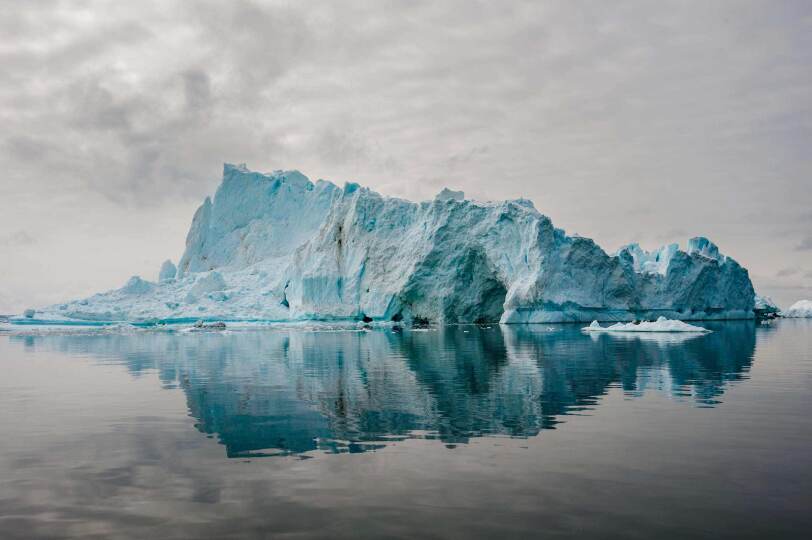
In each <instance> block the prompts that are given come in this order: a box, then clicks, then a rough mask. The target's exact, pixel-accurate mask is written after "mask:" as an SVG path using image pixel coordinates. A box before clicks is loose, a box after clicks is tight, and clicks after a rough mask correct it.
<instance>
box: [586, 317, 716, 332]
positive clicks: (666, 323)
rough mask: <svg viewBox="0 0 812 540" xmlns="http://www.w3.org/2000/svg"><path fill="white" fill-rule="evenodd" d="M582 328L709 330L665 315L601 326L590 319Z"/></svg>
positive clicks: (624, 330) (604, 329) (621, 330)
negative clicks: (590, 321) (587, 324)
mask: <svg viewBox="0 0 812 540" xmlns="http://www.w3.org/2000/svg"><path fill="white" fill-rule="evenodd" d="M583 330H584V331H585V332H710V330H708V329H707V328H702V327H701V326H694V325H692V324H688V323H684V322H682V321H678V320H673V319H666V318H665V317H659V318H658V319H657V320H656V321H654V322H648V321H643V322H640V323H638V324H635V323H616V324H613V325H612V326H601V325H600V324H599V323H598V321H592V324H590V325H589V326H587V327H585V328H583Z"/></svg>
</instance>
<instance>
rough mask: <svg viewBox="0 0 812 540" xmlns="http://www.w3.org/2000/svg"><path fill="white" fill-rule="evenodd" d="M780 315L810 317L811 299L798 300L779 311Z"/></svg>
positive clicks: (811, 310)
mask: <svg viewBox="0 0 812 540" xmlns="http://www.w3.org/2000/svg"><path fill="white" fill-rule="evenodd" d="M781 316H782V317H790V318H812V300H798V301H797V302H795V303H794V304H792V305H791V306H789V307H788V308H787V309H786V310H784V311H782V312H781Z"/></svg>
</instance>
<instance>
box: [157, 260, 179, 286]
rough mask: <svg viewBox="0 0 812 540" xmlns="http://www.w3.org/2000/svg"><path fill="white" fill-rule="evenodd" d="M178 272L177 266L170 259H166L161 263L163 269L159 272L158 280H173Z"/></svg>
mask: <svg viewBox="0 0 812 540" xmlns="http://www.w3.org/2000/svg"><path fill="white" fill-rule="evenodd" d="M177 273H178V269H177V267H176V266H175V265H174V263H173V262H172V261H170V260H169V259H167V260H165V261H164V263H163V264H162V265H161V271H160V272H159V273H158V281H171V280H173V279H175V275H176V274H177Z"/></svg>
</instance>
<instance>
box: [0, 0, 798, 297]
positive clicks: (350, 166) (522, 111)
mask: <svg viewBox="0 0 812 540" xmlns="http://www.w3.org/2000/svg"><path fill="white" fill-rule="evenodd" d="M809 51H812V7H810V5H809V4H808V3H806V2H780V3H777V4H773V3H766V2H759V1H749V0H745V1H734V2H728V1H719V2H712V3H708V2H686V3H681V4H680V5H674V4H669V3H654V2H644V1H642V2H638V1H627V2H613V3H611V4H609V3H589V4H581V3H572V2H563V1H562V2H557V1H551V2H544V3H541V2H535V1H526V2H525V1H511V2H503V3H499V4H495V3H487V2H463V1H448V2H400V1H394V0H391V1H384V2H377V1H376V2H372V1H369V2H353V3H347V4H344V3H342V4H338V3H334V2H329V1H315V2H311V3H308V5H307V6H299V5H296V4H289V5H283V4H277V3H266V2H259V1H257V2H253V1H248V0H238V1H234V2H219V1H214V0H204V1H201V2H194V3H189V2H164V1H157V0H155V1H148V0H145V1H143V2H137V3H116V4H115V5H112V4H108V3H105V2H94V1H87V2H81V3H75V2H59V1H53V2H50V1H41V2H40V1H38V2H25V3H20V2H15V1H11V0H0V64H2V65H3V69H2V70H0V168H1V169H2V170H3V171H4V177H3V179H2V184H0V195H2V196H3V199H4V200H5V201H8V202H7V204H8V206H10V207H13V208H5V207H4V208H2V210H3V212H0V214H2V216H0V227H3V226H4V227H6V228H8V227H9V225H8V223H14V222H15V221H17V220H19V219H23V218H28V217H29V216H31V215H32V212H34V214H37V212H38V214H37V215H36V218H37V219H39V220H40V222H41V223H43V224H46V223H48V219H50V218H49V215H50V214H52V213H53V209H54V208H61V207H62V206H59V205H64V204H67V203H66V202H65V201H66V200H67V201H69V203H70V204H73V205H76V208H77V210H76V212H77V214H78V215H80V216H81V217H82V219H84V218H85V216H88V215H92V214H93V213H94V209H95V208H97V206H98V204H100V203H99V202H98V199H99V198H104V199H105V201H106V203H105V204H107V203H109V204H112V205H114V206H116V207H121V208H122V209H124V210H123V211H126V212H128V216H130V218H131V219H132V224H131V226H132V227H133V232H132V235H133V236H137V235H138V234H139V232H138V230H137V214H138V212H135V211H144V210H146V209H149V211H150V212H152V211H153V210H154V209H156V208H160V209H162V210H161V211H162V212H164V214H165V215H173V214H176V213H180V212H186V211H187V208H188V207H189V206H193V205H194V204H195V203H196V202H198V201H200V200H202V198H203V197H204V196H205V195H207V194H210V193H211V191H212V190H213V189H214V187H215V186H216V184H217V181H218V179H219V178H218V177H219V173H220V170H221V166H222V162H224V161H229V162H246V163H248V165H249V166H250V167H253V168H256V169H259V170H272V169H279V168H297V169H300V170H302V172H304V173H305V174H308V175H309V176H313V177H324V178H329V179H332V180H335V181H338V182H339V183H340V182H342V181H344V180H355V181H358V182H361V183H363V184H367V185H370V187H372V188H375V189H378V190H380V191H382V192H384V193H386V194H390V195H397V196H404V197H410V198H417V199H425V198H430V197H432V196H433V195H434V194H435V193H436V192H437V191H439V189H440V188H441V187H443V186H448V187H450V188H452V189H460V190H464V191H465V192H466V193H469V194H472V195H474V196H477V197H479V198H483V199H500V198H515V197H526V198H529V199H532V200H534V202H535V203H536V206H537V207H538V208H539V210H540V211H542V212H544V213H546V214H548V215H550V217H551V218H552V219H553V220H554V222H555V223H556V225H557V226H560V227H563V228H565V229H567V230H577V231H579V232H581V233H582V234H584V235H586V236H590V237H594V238H595V239H596V241H598V242H599V243H600V244H601V245H602V246H605V247H606V248H607V249H612V248H613V247H616V246H618V245H621V244H624V243H627V242H629V241H630V240H632V236H633V235H632V234H631V232H630V231H634V232H639V233H640V234H639V235H638V236H640V239H641V240H642V241H644V242H646V243H648V242H649V241H650V242H652V244H653V243H662V242H664V241H669V240H671V239H672V238H674V239H677V238H679V239H680V240H683V239H684V238H685V237H686V236H689V235H686V234H683V233H684V232H685V231H690V233H691V235H693V234H704V235H707V236H709V237H711V238H712V239H713V240H714V241H716V242H717V243H718V244H719V245H720V248H721V249H722V250H723V251H724V252H725V253H727V254H729V255H732V256H733V257H734V258H736V259H737V260H738V261H739V262H741V263H742V264H744V265H745V266H747V267H748V268H750V269H751V273H752V274H753V275H756V274H758V275H764V276H775V274H776V272H777V271H779V270H780V269H781V268H784V267H786V266H788V265H790V264H793V265H798V266H799V267H808V265H809V264H812V260H810V259H808V257H809V254H810V253H812V250H809V249H801V250H794V249H793V248H795V247H796V245H797V244H796V242H797V240H798V239H799V238H805V236H804V235H808V232H807V231H808V230H809V228H808V227H807V225H808V224H809V223H810V221H809V219H808V217H809V216H810V215H811V214H809V210H808V209H809V208H810V207H812V192H811V191H810V190H809V189H808V184H809V182H808V171H809V170H810V169H812V155H810V154H809V153H808V152H806V151H805V148H806V146H808V145H805V144H804V142H805V141H808V140H810V138H812V126H810V124H809V122H808V118H810V115H812V101H810V100H809V98H808V96H809V94H810V91H812V69H810V65H812V53H810V52H809ZM22 186H24V187H22ZM17 200H25V201H27V204H28V206H25V208H24V209H19V210H18V209H17V208H23V207H22V206H19V205H18V204H16V203H15V202H12V201H17ZM31 201H36V202H31ZM82 201H86V202H82ZM91 201H96V202H91ZM0 204H1V203H0ZM94 205H96V206H94ZM155 211H156V212H157V210H155ZM188 218H189V216H185V217H184V220H183V221H184V223H183V225H177V227H178V230H174V231H172V232H171V234H173V235H176V236H177V237H178V238H180V239H181V240H180V241H179V243H182V238H183V235H184V234H185V231H184V230H182V229H183V227H185V226H186V223H185V221H186V220H187V219H188ZM175 221H177V222H178V223H180V222H181V220H175ZM175 221H173V223H174V222H175ZM677 233H679V234H677ZM168 234H169V233H168ZM776 238H793V239H794V240H793V241H792V242H790V243H789V245H787V246H782V247H780V248H778V247H775V245H776V244H777V242H776V240H775V239H776ZM800 245H806V243H805V241H804V242H802V243H801V244H800ZM765 251H770V255H769V256H765V255H764V254H765ZM171 255H173V254H167V256H171ZM99 256H100V257H101V255H99ZM790 257H792V258H790ZM76 264H80V263H78V262H77V263H76ZM96 264H97V262H96ZM122 264H123V262H122ZM87 265H88V268H87V269H85V271H84V272H81V273H82V275H85V274H87V276H88V277H87V278H86V279H87V280H91V279H92V278H91V277H90V276H91V275H92V273H93V268H94V263H93V261H91V259H88V262H87ZM77 272H78V270H77ZM121 272H122V278H121V279H122V280H123V279H124V278H126V277H127V276H128V275H130V274H131V273H132V272H131V271H130V270H125V269H123V268H122V270H121ZM83 279H85V278H83ZM87 286H88V287H89V286H90V285H87Z"/></svg>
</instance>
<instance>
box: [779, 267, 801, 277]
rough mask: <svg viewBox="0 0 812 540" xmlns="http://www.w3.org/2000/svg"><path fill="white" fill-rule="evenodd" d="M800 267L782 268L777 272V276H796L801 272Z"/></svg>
mask: <svg viewBox="0 0 812 540" xmlns="http://www.w3.org/2000/svg"><path fill="white" fill-rule="evenodd" d="M800 271H801V270H800V269H798V268H782V269H781V270H779V271H778V272H776V273H775V275H776V277H790V276H795V275H797V274H798V273H800Z"/></svg>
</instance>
